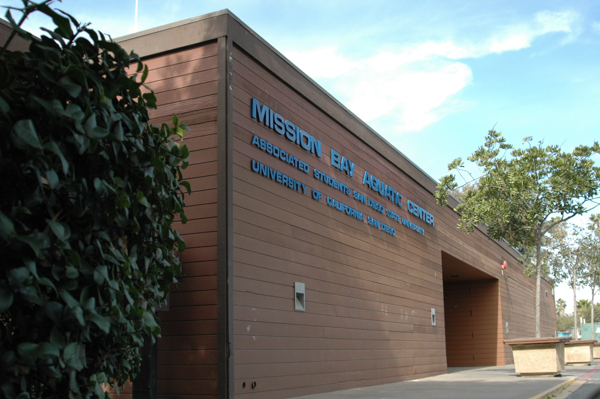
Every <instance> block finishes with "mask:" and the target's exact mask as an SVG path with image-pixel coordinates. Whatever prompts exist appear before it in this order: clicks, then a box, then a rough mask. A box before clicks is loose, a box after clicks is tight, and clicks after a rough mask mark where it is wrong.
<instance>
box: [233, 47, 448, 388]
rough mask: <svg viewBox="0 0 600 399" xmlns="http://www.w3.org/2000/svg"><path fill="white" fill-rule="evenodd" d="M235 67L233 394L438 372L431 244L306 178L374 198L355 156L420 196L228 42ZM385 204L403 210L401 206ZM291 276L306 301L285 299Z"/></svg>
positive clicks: (441, 357) (437, 294)
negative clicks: (255, 109) (340, 159)
mask: <svg viewBox="0 0 600 399" xmlns="http://www.w3.org/2000/svg"><path fill="white" fill-rule="evenodd" d="M234 71H235V75H234V78H233V83H234V84H233V96H234V115H233V121H234V147H233V148H234V154H233V162H234V198H233V201H234V203H233V205H234V329H235V331H234V333H235V394H236V397H237V396H239V397H256V398H283V397H292V396H297V395H302V394H308V393H313V392H325V391H331V390H336V389H344V388H352V387H358V386H364V385H372V384H381V383H386V382H393V381H401V380H407V379H413V378H419V377H422V376H427V375H432V374H439V373H441V372H444V371H445V370H446V359H445V344H444V341H445V337H444V329H443V320H444V312H443V293H442V292H443V290H442V280H441V267H440V259H439V258H440V255H439V250H435V249H433V248H431V247H429V245H428V240H427V239H426V238H425V237H423V236H420V235H419V234H416V233H415V232H414V231H412V230H408V229H406V228H403V226H401V225H399V224H398V223H397V222H394V224H393V227H394V228H396V234H397V236H396V237H393V236H391V235H389V234H386V233H384V232H382V231H377V230H376V229H374V228H373V227H371V226H368V225H367V224H366V223H364V222H361V221H358V220H356V219H353V218H351V217H348V216H346V215H344V214H342V213H341V212H339V211H337V210H335V209H333V208H331V207H328V206H326V205H325V203H324V200H321V201H320V202H317V201H315V200H313V199H311V197H310V190H311V189H313V188H314V189H317V190H319V191H321V192H323V194H325V195H330V196H331V197H333V198H336V199H339V200H340V201H342V202H344V203H346V204H348V205H351V206H353V207H355V208H357V209H358V208H361V211H363V212H364V213H365V215H367V214H368V215H371V216H373V217H376V218H377V219H378V220H380V221H383V222H385V223H388V224H390V225H392V222H391V221H390V219H387V218H386V217H385V216H383V215H381V214H380V213H377V212H376V211H375V210H373V209H371V211H372V212H371V211H369V209H367V208H366V206H363V207H360V206H359V205H357V202H356V201H355V200H353V199H352V197H349V196H346V195H345V194H342V193H341V192H339V191H336V190H334V189H332V188H330V187H328V186H326V185H325V184H323V183H321V182H320V181H317V180H316V179H314V178H313V177H312V173H313V169H314V168H318V169H319V170H322V171H324V172H325V173H327V174H328V175H330V176H332V177H334V178H336V179H337V180H339V181H341V182H343V183H344V184H347V185H349V186H351V188H352V189H356V190H359V191H360V192H362V193H364V194H366V195H367V196H368V197H369V198H373V199H375V200H377V201H378V202H379V203H381V204H384V203H385V199H384V198H383V197H380V198H375V197H374V196H373V195H372V194H369V193H367V191H366V189H365V188H364V186H362V185H361V184H360V182H359V181H358V179H359V176H361V177H362V174H363V173H364V170H365V169H364V168H365V167H366V168H367V169H368V170H369V172H370V173H373V174H374V175H377V176H378V177H380V178H381V179H384V180H385V181H387V182H388V184H390V185H392V186H394V187H397V188H398V189H401V188H403V186H404V187H405V188H406V189H405V190H402V193H403V194H404V193H407V192H408V191H409V190H412V191H413V194H412V195H410V198H411V199H413V200H414V201H415V202H422V198H421V197H419V196H418V195H419V194H418V192H417V191H415V189H414V188H413V187H411V186H409V185H407V184H406V183H407V179H406V177H405V176H402V175H400V174H398V173H397V172H394V171H393V170H392V169H391V168H390V166H389V164H387V163H386V162H384V161H383V160H382V159H381V157H380V156H379V155H378V154H376V153H375V152H374V151H372V150H369V148H365V147H364V145H362V144H361V143H360V142H357V141H356V140H352V137H350V134H349V132H347V131H345V130H344V129H342V128H341V127H340V126H339V125H337V124H335V122H333V121H332V120H330V119H329V118H328V117H327V116H325V115H323V114H322V113H320V112H319V111H318V110H315V109H314V108H312V107H311V105H310V104H309V103H307V102H306V100H304V99H303V98H302V97H301V96H299V95H298V94H297V93H295V92H293V91H292V90H290V89H289V88H288V87H287V86H285V85H284V84H283V83H281V82H280V81H278V80H277V79H275V78H274V77H273V76H272V75H270V74H269V73H268V72H266V71H265V70H264V69H262V68H261V67H260V66H259V65H258V64H257V63H255V62H254V61H253V60H252V59H251V58H250V57H248V56H247V55H245V54H244V53H243V52H241V51H238V50H237V49H236V51H234ZM252 97H255V98H257V99H259V101H261V103H265V104H267V105H268V106H269V107H272V108H273V109H275V110H276V112H279V113H281V114H282V115H285V117H286V119H289V120H291V121H293V122H295V123H297V124H298V125H299V126H300V127H301V128H302V129H304V130H306V131H307V132H309V133H310V134H312V135H314V136H316V137H317V138H318V139H320V140H322V141H323V146H324V147H323V157H322V158H321V159H318V158H316V157H315V156H313V155H310V154H309V153H307V152H305V151H302V150H298V148H297V146H296V145H295V144H292V143H290V142H289V141H287V140H285V139H282V138H281V137H280V136H278V135H277V134H274V132H273V131H270V130H268V129H266V128H265V127H264V125H262V124H259V123H257V122H256V121H255V120H252V119H250V118H249V117H250V99H251V98H252ZM325 132H326V133H327V134H325ZM253 134H257V135H259V136H260V137H262V138H264V139H266V140H268V141H270V142H271V143H273V144H275V145H277V146H279V147H280V148H282V149H284V150H285V151H288V152H290V153H292V154H294V155H295V156H297V157H298V158H300V159H301V160H303V161H305V162H307V163H309V164H310V174H309V175H307V174H305V173H304V172H302V171H300V170H298V169H297V168H293V167H291V166H290V165H288V164H285V163H282V162H281V161H279V160H277V159H275V158H274V157H272V156H271V155H268V154H266V153H265V152H264V151H261V150H260V149H258V148H256V147H255V146H252V145H251V140H252V137H253ZM325 146H326V147H325ZM330 146H331V147H333V148H335V149H336V150H338V151H339V152H340V153H342V154H343V155H345V156H348V157H349V158H350V159H351V160H352V162H355V163H356V170H355V171H354V178H353V179H351V178H349V177H347V176H345V175H344V174H342V173H340V172H339V171H337V170H335V169H333V168H332V167H331V166H328V164H329V163H330V152H329V148H330ZM252 159H255V160H257V161H259V162H261V163H263V164H265V165H268V166H270V167H272V168H274V169H276V170H279V171H281V172H282V173H285V174H286V175H288V176H290V177H292V178H294V179H296V180H298V181H301V182H303V183H305V184H307V185H308V188H307V191H306V193H305V194H304V195H303V194H300V193H298V192H295V191H293V190H290V189H289V188H287V187H284V186H283V185H281V184H277V183H276V182H274V181H272V180H269V179H266V178H265V177H263V176H260V175H258V174H257V173H255V172H253V171H252V170H251V168H250V163H251V160H252ZM406 195H408V193H407V194H406ZM388 208H390V209H393V208H392V207H391V206H388ZM394 211H395V212H396V213H399V214H400V213H402V216H403V217H406V218H410V219H411V220H414V218H412V217H411V216H410V215H408V214H407V213H406V212H405V211H403V209H402V208H397V209H394ZM420 224H422V223H420ZM436 273H437V275H436ZM296 281H299V282H303V283H305V284H306V312H295V311H294V299H293V298H294V282H296ZM432 307H435V308H437V309H438V320H439V321H438V323H439V324H438V327H432V326H431V320H430V311H431V308H432ZM440 325H441V326H442V327H439V326H440ZM254 382H255V383H256V386H255V388H254V389H253V388H252V385H253V383H254Z"/></svg>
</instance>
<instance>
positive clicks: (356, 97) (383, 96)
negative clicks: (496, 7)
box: [285, 11, 578, 132]
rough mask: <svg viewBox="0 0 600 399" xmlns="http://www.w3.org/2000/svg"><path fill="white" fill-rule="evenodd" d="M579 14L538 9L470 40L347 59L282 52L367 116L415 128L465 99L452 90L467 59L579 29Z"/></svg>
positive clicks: (461, 80) (464, 82)
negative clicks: (522, 21)
mask: <svg viewBox="0 0 600 399" xmlns="http://www.w3.org/2000/svg"><path fill="white" fill-rule="evenodd" d="M577 18H578V15H577V14H575V13H573V12H570V11H567V12H549V11H542V12H539V13H537V14H535V16H534V17H533V19H532V20H531V21H530V22H529V23H528V24H519V25H512V26H505V27H501V28H498V29H495V30H494V34H493V35H490V36H488V37H483V38H480V39H478V40H470V41H463V42H459V41H452V40H446V41H439V42H436V41H427V42H423V43H416V44H412V45H407V46H403V47H401V48H400V49H399V50H397V51H395V52H392V51H382V52H379V53H377V54H375V55H373V56H371V57H369V58H363V59H351V58H349V57H346V56H345V55H344V54H343V53H342V52H341V51H340V50H338V49H337V48H335V47H322V48H317V49H312V50H308V51H289V52H285V54H286V56H287V57H288V58H290V59H291V60H292V61H293V62H294V63H296V64H297V65H298V66H299V67H300V69H302V70H303V71H304V72H306V73H307V74H308V75H309V76H311V77H312V78H314V79H317V80H320V79H322V81H323V82H324V83H327V86H328V87H329V88H330V89H332V91H333V92H334V94H335V95H336V96H338V97H339V98H340V100H341V101H342V102H343V103H344V104H345V105H346V106H347V107H348V108H349V109H350V110H351V111H352V112H354V113H355V114H356V115H358V116H359V117H360V118H361V119H363V120H365V121H366V122H372V121H374V120H376V119H377V118H380V117H383V116H385V117H387V118H390V117H391V118H392V119H393V120H394V121H395V125H396V130H398V131H399V132H403V131H418V130H420V129H423V128H424V127H426V126H427V125H429V124H432V123H435V122H436V121H438V120H440V119H441V118H443V117H444V116H446V115H448V114H450V113H452V112H456V111H458V110H461V109H463V108H464V104H463V103H461V102H460V101H458V100H457V99H456V98H455V97H454V96H455V95H456V94H457V93H459V92H460V91H461V90H463V89H464V88H465V87H466V86H468V85H469V84H470V83H471V82H472V81H473V73H472V71H471V69H470V68H469V66H468V65H467V64H466V62H465V60H467V59H469V58H477V57H483V56H486V55H489V54H492V53H496V54H498V53H503V52H506V51H517V50H521V49H524V48H528V47H531V46H532V43H533V42H534V40H535V39H536V38H538V37H540V36H542V35H545V34H548V33H563V34H564V33H566V34H567V35H568V36H569V35H571V37H572V36H574V35H576V34H577V31H576V29H575V28H574V26H575V24H576V21H577Z"/></svg>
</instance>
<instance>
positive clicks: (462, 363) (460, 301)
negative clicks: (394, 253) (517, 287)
mask: <svg viewBox="0 0 600 399" xmlns="http://www.w3.org/2000/svg"><path fill="white" fill-rule="evenodd" d="M442 272H443V282H444V316H445V327H446V359H447V364H448V367H469V366H471V367H473V366H496V365H500V364H504V346H503V343H502V342H501V339H502V331H501V329H502V319H501V315H502V312H501V309H500V295H499V282H498V279H496V278H494V277H492V276H490V275H488V274H486V273H484V272H482V271H481V270H479V269H477V268H475V267H473V266H471V265H469V264H467V263H465V262H463V261H461V260H459V259H457V258H455V257H453V256H451V255H449V254H447V253H445V252H442Z"/></svg>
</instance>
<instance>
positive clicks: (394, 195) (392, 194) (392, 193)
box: [363, 170, 402, 207]
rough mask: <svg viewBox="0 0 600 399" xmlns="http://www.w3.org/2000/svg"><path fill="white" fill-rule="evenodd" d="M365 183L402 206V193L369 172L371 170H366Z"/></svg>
mask: <svg viewBox="0 0 600 399" xmlns="http://www.w3.org/2000/svg"><path fill="white" fill-rule="evenodd" d="M363 184H365V185H366V186H367V187H369V188H370V189H371V190H373V191H375V192H376V193H377V194H379V195H381V196H382V197H386V198H387V199H389V200H390V201H392V202H393V203H394V204H396V205H398V206H400V207H401V206H402V194H400V193H399V192H398V191H396V190H395V189H394V188H393V187H390V186H388V185H387V184H385V183H384V182H383V181H381V180H379V179H378V178H376V177H375V176H373V175H371V174H369V172H367V171H366V170H365V174H364V176H363Z"/></svg>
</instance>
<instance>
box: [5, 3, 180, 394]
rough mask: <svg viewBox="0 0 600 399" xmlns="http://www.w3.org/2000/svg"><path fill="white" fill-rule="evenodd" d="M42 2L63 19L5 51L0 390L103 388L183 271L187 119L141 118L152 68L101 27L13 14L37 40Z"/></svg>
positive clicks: (153, 331)
mask: <svg viewBox="0 0 600 399" xmlns="http://www.w3.org/2000/svg"><path fill="white" fill-rule="evenodd" d="M34 11H39V12H42V13H44V14H46V15H47V16H49V17H50V18H51V19H52V20H53V22H54V24H55V25H56V27H55V29H54V30H53V31H52V30H45V32H46V34H47V36H43V37H42V38H41V40H40V41H37V40H36V41H33V42H32V44H31V46H30V49H29V52H26V53H21V52H11V51H8V50H6V49H5V48H6V44H5V46H4V47H3V48H2V49H1V50H0V176H1V180H0V181H1V182H2V195H1V197H0V259H2V266H3V267H2V270H0V385H1V391H0V392H1V394H0V396H2V397H5V398H19V399H24V398H29V397H36V398H51V397H61V398H63V397H64V398H66V397H69V398H91V397H95V396H97V397H105V394H104V393H103V391H102V388H101V384H102V383H105V382H110V383H116V384H123V383H124V382H125V381H126V380H127V379H128V378H133V376H134V375H135V374H136V373H137V371H138V370H139V350H140V348H141V346H142V344H143V338H144V336H147V335H150V336H159V334H160V327H159V326H158V319H157V317H156V307H155V305H156V304H157V303H161V302H162V301H163V300H164V298H165V296H166V294H167V293H168V291H169V285H170V284H171V283H173V282H175V281H176V279H175V278H176V275H177V274H178V273H179V272H180V262H179V259H178V257H177V255H176V251H182V250H184V249H185V245H184V242H183V240H182V239H181V237H180V236H179V234H178V233H177V232H176V231H175V230H173V229H172V227H171V225H172V223H173V221H174V218H175V217H176V215H178V214H179V215H180V217H181V219H182V220H183V221H184V222H185V215H184V211H183V207H184V201H183V193H182V191H181V189H180V186H181V185H183V186H184V187H186V188H187V189H188V190H189V184H187V183H186V182H183V181H181V179H182V176H181V171H180V169H181V168H185V167H186V166H187V161H188V155H189V153H188V149H187V147H186V146H184V145H182V144H181V143H180V142H178V141H175V140H173V139H172V137H173V136H174V135H175V136H177V135H179V136H183V131H184V130H186V129H187V126H185V125H184V124H180V123H179V120H178V119H177V118H176V117H175V118H174V119H173V122H174V125H175V126H174V128H170V127H168V126H167V125H163V126H161V127H160V128H159V127H155V126H149V125H148V124H147V122H148V108H154V107H155V102H156V99H155V96H154V94H153V93H152V92H150V91H148V90H145V91H143V90H142V89H143V81H144V79H145V77H146V75H147V72H148V70H147V68H144V67H143V65H142V64H141V62H139V58H138V57H137V56H136V55H135V54H127V53H126V52H125V51H124V50H123V49H122V48H121V47H120V46H119V45H117V44H116V43H114V42H112V41H111V40H109V39H108V38H106V37H105V36H104V35H103V34H102V33H97V32H95V31H93V30H91V29H89V28H88V27H87V25H80V24H79V23H78V22H77V21H76V20H75V19H74V18H73V17H71V16H70V15H68V14H65V13H60V12H56V11H54V10H52V9H51V8H50V7H49V6H48V2H44V3H42V4H39V5H38V4H34V3H29V2H28V1H26V0H24V8H23V9H22V12H23V18H21V20H20V22H16V21H15V20H14V19H13V18H12V15H11V14H10V12H7V14H6V15H7V18H8V19H9V21H10V22H11V24H12V26H13V29H15V31H16V32H17V33H18V34H20V35H21V36H23V37H25V38H29V35H28V34H27V33H26V32H24V31H23V30H22V29H21V28H20V23H22V21H23V20H24V19H25V18H26V17H27V16H28V15H29V14H30V13H32V12H34ZM136 66H137V69H136V68H135V67H136ZM128 68H130V69H128ZM130 70H133V71H136V70H137V73H138V74H140V75H141V78H140V76H137V75H136V74H133V75H131V74H128V71H130Z"/></svg>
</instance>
